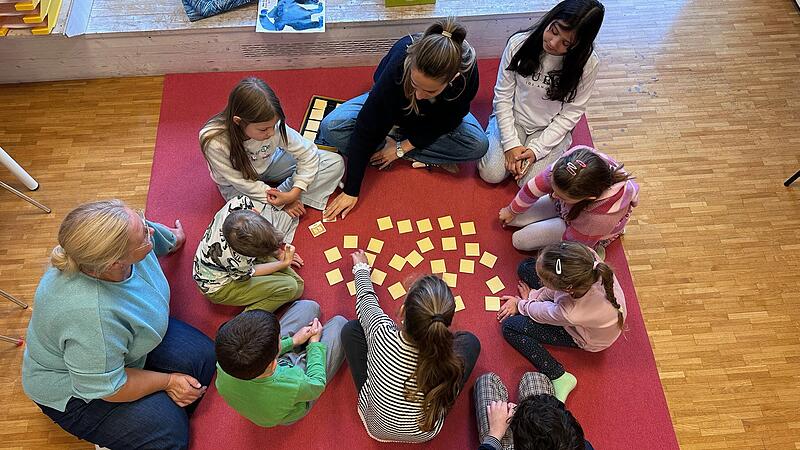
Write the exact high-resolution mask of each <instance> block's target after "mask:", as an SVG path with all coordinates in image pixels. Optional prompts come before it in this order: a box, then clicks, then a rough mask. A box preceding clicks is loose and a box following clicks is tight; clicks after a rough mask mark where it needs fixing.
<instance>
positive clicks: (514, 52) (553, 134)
mask: <svg viewBox="0 0 800 450" xmlns="http://www.w3.org/2000/svg"><path fill="white" fill-rule="evenodd" d="M604 13H605V8H604V7H603V5H602V4H601V3H600V2H598V1H597V0H565V1H563V2H561V3H559V4H558V5H556V6H555V7H554V8H553V9H551V10H550V11H549V12H548V13H547V14H545V16H544V17H543V18H542V20H541V21H540V22H539V23H538V24H536V25H535V26H533V27H532V28H529V29H528V30H525V31H521V32H519V33H517V34H515V35H513V36H511V38H510V39H509V40H508V45H506V49H505V51H504V52H503V56H502V59H501V60H500V68H499V70H498V74H497V83H496V84H495V87H494V112H493V114H492V117H491V118H490V119H489V125H488V127H487V129H486V134H487V136H488V138H489V150H488V152H487V153H486V155H485V156H484V157H483V158H482V159H481V160H480V162H479V163H478V172H479V173H480V176H481V178H483V179H484V180H485V181H486V182H489V183H499V182H501V181H503V180H504V179H505V178H506V177H507V176H509V175H512V176H513V177H514V179H515V180H516V181H517V183H518V184H519V185H520V186H522V185H523V184H524V183H526V182H527V181H528V179H530V178H531V177H533V176H534V175H536V174H537V173H539V172H541V171H542V170H543V169H544V168H545V167H547V165H549V164H551V163H552V162H553V161H555V160H556V159H558V157H559V156H561V154H562V153H563V152H564V151H565V150H566V149H567V148H569V147H570V144H571V143H572V135H571V133H572V129H573V128H575V124H577V123H578V120H580V118H581V116H582V115H583V113H584V111H586V104H587V103H588V101H589V97H590V96H591V93H592V87H593V86H594V82H595V79H596V77H597V72H598V69H599V60H598V58H597V54H596V53H595V52H594V39H595V37H596V36H597V33H598V32H599V31H600V25H602V23H603V15H604Z"/></svg>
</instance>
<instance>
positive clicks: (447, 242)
mask: <svg viewBox="0 0 800 450" xmlns="http://www.w3.org/2000/svg"><path fill="white" fill-rule="evenodd" d="M457 248H458V246H457V245H456V238H454V237H443V238H442V250H455V249H457Z"/></svg>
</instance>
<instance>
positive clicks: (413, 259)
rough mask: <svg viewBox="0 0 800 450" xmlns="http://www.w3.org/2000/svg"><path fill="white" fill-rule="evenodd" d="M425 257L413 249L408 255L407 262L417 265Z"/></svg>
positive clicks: (413, 265) (412, 265)
mask: <svg viewBox="0 0 800 450" xmlns="http://www.w3.org/2000/svg"><path fill="white" fill-rule="evenodd" d="M423 259H425V258H423V257H422V255H420V254H419V252H417V251H416V250H411V253H409V254H408V256H406V262H407V263H409V264H411V267H417V266H418V265H419V263H421V262H422V260H423Z"/></svg>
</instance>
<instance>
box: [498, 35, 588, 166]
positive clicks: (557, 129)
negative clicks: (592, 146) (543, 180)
mask: <svg viewBox="0 0 800 450" xmlns="http://www.w3.org/2000/svg"><path fill="white" fill-rule="evenodd" d="M530 33H531V32H526V33H517V34H515V35H513V36H511V38H510V39H509V40H508V45H506V49H505V51H503V56H502V58H501V60H500V68H499V69H498V72H497V83H496V84H495V87H494V102H493V106H494V115H495V116H496V118H497V126H498V128H499V129H500V141H501V143H502V145H503V151H508V150H510V149H512V148H514V147H517V146H521V145H523V143H522V142H520V139H519V136H518V135H517V130H516V128H515V124H517V125H520V126H522V128H524V129H525V132H526V133H527V134H532V133H533V132H534V131H536V130H539V129H541V128H544V131H543V132H542V133H541V134H540V135H539V136H538V137H537V138H536V139H534V140H533V141H532V142H531V144H530V145H529V148H530V149H531V150H532V151H533V153H534V155H536V159H537V160H539V159H542V158H543V157H545V156H547V154H548V153H550V151H551V150H552V149H553V147H555V146H556V145H558V144H559V143H560V142H561V141H562V140H563V139H564V137H565V136H566V135H567V133H569V132H570V131H572V129H573V128H575V124H577V123H578V120H580V118H581V116H582V115H583V113H584V112H585V111H586V104H587V103H588V101H589V97H590V96H591V94H592V88H593V87H594V83H595V80H596V79H597V72H598V70H599V67H600V59H599V58H598V57H597V53H595V52H592V54H591V55H590V56H589V60H588V61H586V65H585V66H584V68H583V76H582V77H581V81H580V82H579V84H578V89H577V92H576V94H575V98H574V99H573V100H572V102H570V103H564V102H560V101H553V100H548V99H547V90H548V89H549V87H550V85H551V84H552V79H551V76H550V75H549V73H550V72H551V71H553V70H559V69H560V68H561V64H562V60H563V58H564V57H563V56H553V55H550V54H547V53H545V52H542V55H543V56H542V61H541V64H540V65H539V69H538V71H537V72H536V73H534V74H533V75H531V76H529V77H523V76H521V75H519V74H518V73H517V72H513V71H510V70H507V69H506V68H507V67H508V64H509V63H510V62H511V58H513V56H514V54H515V53H516V52H517V50H518V49H519V48H520V46H522V44H523V43H524V42H525V39H527V38H528V36H529V35H530Z"/></svg>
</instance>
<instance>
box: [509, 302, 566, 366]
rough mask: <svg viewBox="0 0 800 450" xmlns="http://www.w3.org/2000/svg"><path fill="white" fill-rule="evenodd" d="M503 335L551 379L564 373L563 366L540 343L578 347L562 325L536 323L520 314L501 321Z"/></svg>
mask: <svg viewBox="0 0 800 450" xmlns="http://www.w3.org/2000/svg"><path fill="white" fill-rule="evenodd" d="M503 337H504V338H506V341H508V343H509V344H511V346H512V347H514V348H515V349H516V350H517V351H518V352H520V353H522V356H524V357H526V358H528V361H530V362H531V364H533V365H534V366H536V368H537V369H539V372H542V373H543V374H545V375H547V378H550V379H551V380H555V379H556V378H558V377H560V376H561V375H564V366H562V365H561V364H560V363H559V362H558V361H556V359H555V358H553V356H552V355H550V352H548V351H547V350H546V349H545V348H544V347H542V344H549V345H558V346H561V347H574V348H577V347H578V344H576V343H575V341H574V340H573V339H572V336H570V335H569V333H567V331H566V330H565V329H564V327H560V326H556V325H545V324H542V323H538V322H536V321H534V320H533V319H531V318H530V317H527V316H523V315H520V314H517V315H515V316H511V317H509V318H508V319H506V320H505V321H503Z"/></svg>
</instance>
